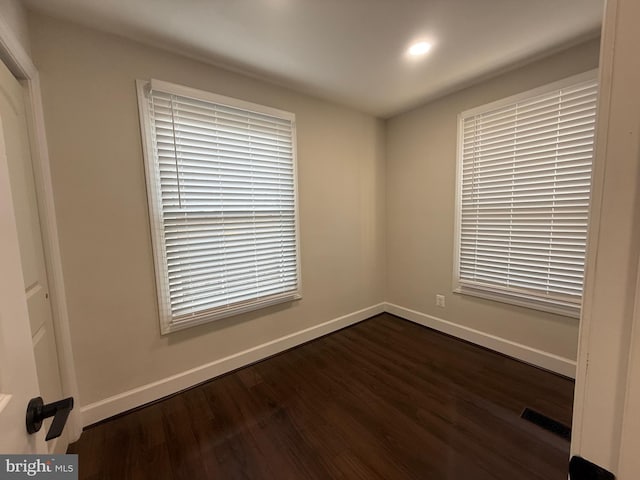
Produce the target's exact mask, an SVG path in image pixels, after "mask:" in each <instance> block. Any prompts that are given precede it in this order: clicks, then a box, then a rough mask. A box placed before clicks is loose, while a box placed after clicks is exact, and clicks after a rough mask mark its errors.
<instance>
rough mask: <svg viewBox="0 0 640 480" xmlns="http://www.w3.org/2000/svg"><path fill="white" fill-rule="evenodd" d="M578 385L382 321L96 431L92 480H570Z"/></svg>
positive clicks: (89, 447)
mask: <svg viewBox="0 0 640 480" xmlns="http://www.w3.org/2000/svg"><path fill="white" fill-rule="evenodd" d="M572 398H573V382H572V381H570V380H568V379H565V378H562V377H559V376H556V375H553V374H551V373H548V372H545V371H542V370H539V369H537V368H534V367H531V366H529V365H525V364H523V363H520V362H517V361H515V360H511V359H509V358H507V357H504V356H501V355H499V354H496V353H492V352H490V351H488V350H484V349H482V348H479V347H476V346H473V345H470V344H468V343H464V342H461V341H459V340H456V339H453V338H451V337H447V336H445V335H442V334H439V333H436V332H434V331H432V330H429V329H426V328H424V327H421V326H418V325H415V324H412V323H410V322H407V321H404V320H401V319H399V318H396V317H393V316H390V315H387V314H383V315H379V316H377V317H374V318H372V319H370V320H367V321H365V322H362V323H359V324H357V325H355V326H352V327H350V328H347V329H345V330H342V331H340V332H337V333H334V334H332V335H329V336H326V337H323V338H321V339H319V340H316V341H313V342H311V343H308V344H306V345H303V346H300V347H298V348H295V349H293V350H290V351H288V352H285V353H283V354H280V355H277V356H275V357H272V358H269V359H267V360H265V361H262V362H260V363H257V364H255V365H252V366H249V367H246V368H244V369H241V370H238V371H236V372H233V373H230V374H228V375H225V376H223V377H220V378H218V379H215V380H213V381H211V382H208V383H206V384H203V385H200V386H198V387H196V388H194V389H191V390H188V391H185V392H183V393H181V394H179V395H176V396H173V397H171V398H168V399H166V400H163V401H162V402H159V403H156V404H153V405H151V406H148V407H146V408H143V409H140V410H138V411H135V412H132V413H130V414H127V415H124V416H121V417H119V418H116V419H114V420H111V421H108V422H105V423H102V424H99V425H97V426H94V427H92V428H89V429H87V430H86V431H85V432H84V433H83V435H82V438H81V439H80V441H79V442H77V443H75V444H73V445H71V446H70V448H69V452H70V453H78V454H79V457H80V478H83V479H91V480H96V479H117V480H120V479H128V478H132V479H189V480H198V479H220V480H231V479H250V480H258V479H278V480H285V479H319V480H326V479H362V480H374V479H384V480H392V479H415V480H430V479H432V480H439V479H465V480H485V479H505V480H507V479H508V480H527V479H540V480H554V479H557V480H566V478H567V465H568V456H569V443H568V442H567V441H566V440H563V439H562V438H560V437H558V436H556V435H553V434H552V433H549V432H547V431H546V430H543V429H542V428H540V427H538V426H536V425H534V424H532V423H530V422H528V421H526V420H523V419H521V418H520V414H521V412H522V410H523V409H524V408H525V407H530V408H533V409H534V410H537V411H539V412H542V413H544V414H546V415H548V416H550V417H552V418H555V419H556V420H559V421H561V422H562V423H565V424H570V422H571V408H572Z"/></svg>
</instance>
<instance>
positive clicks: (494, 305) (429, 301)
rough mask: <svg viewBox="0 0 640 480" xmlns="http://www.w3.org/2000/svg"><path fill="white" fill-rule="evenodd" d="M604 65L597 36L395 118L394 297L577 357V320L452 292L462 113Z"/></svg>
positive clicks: (390, 189)
mask: <svg viewBox="0 0 640 480" xmlns="http://www.w3.org/2000/svg"><path fill="white" fill-rule="evenodd" d="M597 64H598V40H593V41H591V42H588V43H585V44H582V45H580V46H577V47H574V48H572V49H570V50H567V51H565V52H562V53H559V54H556V55H554V56H552V57H549V58H547V59H544V60H541V61H538V62H536V63H533V64H530V65H528V66H525V67H523V68H520V69H518V70H515V71H512V72H509V73H506V74H503V75H501V76H499V77H496V78H493V79H491V80H488V81H485V82H483V83H481V84H479V85H476V86H473V87H471V88H467V89H465V90H462V91H460V92H458V93H455V94H452V95H449V96H447V97H444V98H442V99H439V100H437V101H434V102H432V103H429V104H427V105H424V106H422V107H420V108H417V109H414V110H412V111H410V112H407V113H404V114H402V115H399V116H396V117H394V118H392V119H390V120H388V122H387V265H388V268H387V287H386V300H387V301H388V302H390V303H394V304H397V305H399V306H401V307H405V308H410V309H413V310H417V311H419V312H421V313H425V314H428V315H432V316H436V317H439V318H442V319H445V320H448V321H450V322H454V323H457V324H460V325H463V326H466V327H470V328H473V329H476V330H480V331H481V332H485V333H487V334H490V335H495V336H498V337H502V338H504V339H507V340H510V341H512V342H517V343H520V344H523V345H526V346H528V347H532V348H535V349H539V350H543V351H545V352H549V353H552V354H555V355H559V356H561V357H565V358H568V359H572V360H575V358H576V348H577V338H578V320H577V319H572V318H565V317H561V316H558V315H552V314H545V313H542V312H537V311H534V310H530V309H525V308H519V307H512V306H508V305H505V304H502V303H498V302H492V301H488V300H481V299H478V298H475V297H470V296H463V295H459V294H453V293H452V285H453V255H454V252H453V250H454V238H453V235H454V221H455V217H454V214H455V185H456V141H457V115H458V114H459V113H460V112H462V111H464V110H467V109H469V108H472V107H476V106H479V105H483V104H486V103H488V102H492V101H495V100H498V99H500V98H504V97H508V96H510V95H513V94H516V93H520V92H524V91H526V90H529V89H532V88H535V87H538V86H541V85H544V84H546V83H550V82H553V81H555V80H559V79H561V78H564V77H568V76H570V75H573V74H577V73H580V72H584V71H586V70H590V69H593V68H596V67H597ZM436 294H443V295H445V296H446V308H439V307H436V306H435V295H436Z"/></svg>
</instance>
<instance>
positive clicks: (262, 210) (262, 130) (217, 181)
mask: <svg viewBox="0 0 640 480" xmlns="http://www.w3.org/2000/svg"><path fill="white" fill-rule="evenodd" d="M138 103H139V108H140V119H141V125H142V132H143V137H144V142H143V144H144V152H145V170H146V176H147V194H148V198H149V213H150V218H151V231H152V240H153V248H154V257H155V258H154V260H155V267H156V279H157V280H156V281H157V291H158V304H159V307H160V323H161V331H162V333H169V332H172V331H175V330H179V329H182V328H186V327H189V326H192V325H197V324H201V323H205V322H209V321H212V320H215V319H219V318H223V317H228V316H231V315H235V314H238V313H242V312H247V311H250V310H255V309H258V308H261V307H264V306H268V305H273V304H276V303H281V302H285V301H291V300H294V299H298V298H301V297H300V272H299V269H300V264H299V255H298V235H297V214H296V211H297V210H296V168H295V166H296V156H295V117H294V115H293V114H291V113H288V112H283V111H280V110H275V109H272V108H268V107H264V106H260V105H254V104H250V103H247V102H243V101H239V100H236V99H232V98H227V97H222V96H219V95H214V94H211V93H207V92H202V91H199V90H194V89H191V88H187V87H182V86H178V85H173V84H170V83H166V82H161V81H157V80H151V81H150V82H147V81H138Z"/></svg>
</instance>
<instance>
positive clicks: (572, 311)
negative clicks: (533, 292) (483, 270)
mask: <svg viewBox="0 0 640 480" xmlns="http://www.w3.org/2000/svg"><path fill="white" fill-rule="evenodd" d="M453 292H454V293H459V294H461V295H470V296H472V297H478V298H482V299H484V300H492V301H494V302H500V303H506V304H509V305H515V306H517V307H524V308H530V309H532V310H538V311H541V312H546V313H553V314H555V315H562V316H564V317H570V318H576V319H579V318H580V307H577V306H573V305H568V304H563V303H562V302H553V301H549V302H546V301H543V300H534V299H531V298H526V297H524V296H521V295H518V294H517V293H515V294H509V293H506V292H496V291H489V290H485V289H481V288H473V287H469V286H459V287H457V288H455V289H454V290H453Z"/></svg>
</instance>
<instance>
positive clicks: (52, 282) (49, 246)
mask: <svg viewBox="0 0 640 480" xmlns="http://www.w3.org/2000/svg"><path fill="white" fill-rule="evenodd" d="M0 59H1V60H2V61H4V62H5V64H6V65H7V67H8V68H9V70H10V71H11V73H13V74H14V75H15V76H16V78H17V79H18V80H19V81H20V83H22V85H23V86H24V87H25V108H26V112H27V124H28V128H29V142H30V146H31V158H32V163H33V171H34V177H35V187H36V196H37V201H38V213H39V216H40V228H41V230H42V237H43V238H42V242H43V246H44V257H45V265H46V269H47V280H48V282H49V290H50V299H51V310H52V312H51V313H52V315H53V325H54V329H55V337H56V347H57V352H58V365H59V368H60V381H61V387H62V394H63V396H65V397H74V398H75V400H76V402H77V404H79V403H80V402H79V395H78V383H77V379H76V369H75V364H74V361H73V349H72V344H71V332H70V328H69V311H68V308H67V297H66V290H65V283H64V276H63V270H62V257H61V254H60V243H59V237H58V224H57V219H56V214H55V202H54V196H53V183H52V179H51V166H50V161H49V149H48V146H47V137H46V130H45V123H44V111H43V107H42V94H41V89H40V77H39V73H38V70H37V68H36V66H35V65H34V63H33V61H32V60H31V57H30V56H29V54H28V53H27V52H26V51H25V49H24V48H23V46H22V45H21V43H20V42H19V41H18V39H17V37H16V35H15V34H14V33H13V30H11V28H10V27H9V25H8V24H7V22H6V21H5V19H4V18H3V17H0ZM45 400H57V399H45ZM82 426H83V424H82V418H81V414H80V411H79V409H74V410H72V412H71V415H70V416H69V419H68V421H67V425H66V428H65V430H66V435H67V440H68V441H69V442H70V443H72V442H75V441H76V440H78V439H79V438H80V434H81V433H82Z"/></svg>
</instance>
